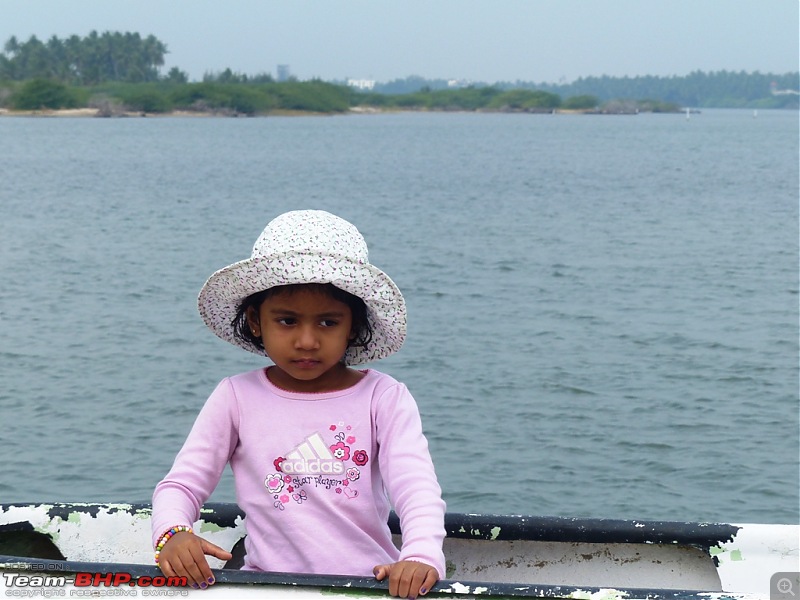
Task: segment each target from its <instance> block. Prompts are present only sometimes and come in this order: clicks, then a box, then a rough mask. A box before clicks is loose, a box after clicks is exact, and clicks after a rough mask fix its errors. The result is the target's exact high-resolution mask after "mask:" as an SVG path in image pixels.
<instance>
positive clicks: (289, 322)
mask: <svg viewBox="0 0 800 600" xmlns="http://www.w3.org/2000/svg"><path fill="white" fill-rule="evenodd" d="M296 322H297V321H296V320H295V319H294V317H282V318H280V319H278V323H279V324H280V325H286V326H289V325H294V324H295V323H296Z"/></svg>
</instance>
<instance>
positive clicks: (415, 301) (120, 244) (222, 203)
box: [0, 110, 800, 523]
mask: <svg viewBox="0 0 800 600" xmlns="http://www.w3.org/2000/svg"><path fill="white" fill-rule="evenodd" d="M798 138H799V136H798V114H797V113H796V112H792V111H765V110H762V111H759V112H758V113H757V114H754V113H752V111H735V110H707V111H703V113H702V114H693V115H690V118H687V117H686V116H685V115H682V114H680V115H675V114H666V115H665V114H661V115H652V114H641V115H638V116H585V115H507V114H458V113H456V114H411V113H407V114H385V115H352V116H334V117H312V116H309V117H274V118H273V117H266V118H251V119H234V118H129V119H91V118H88V119H87V118H83V119H80V118H17V117H4V118H0V209H1V210H2V212H1V213H0V276H2V283H1V284H0V421H2V427H0V452H2V455H3V458H2V460H0V503H9V502H30V501H37V502H38V501H93V502H96V501H126V502H128V501H130V502H133V501H149V499H150V496H151V494H152V490H153V487H154V486H155V484H156V483H157V482H158V480H159V479H160V478H161V477H163V475H164V474H165V473H166V472H167V470H168V469H169V467H170V465H171V464H172V461H173V459H174V457H175V454H176V453H177V451H178V449H179V448H180V446H181V444H182V443H183V440H184V438H185V436H186V434H187V432H188V430H189V428H190V427H191V424H192V422H193V420H194V417H195V416H196V414H197V412H198V411H199V409H200V407H201V406H202V404H203V402H204V401H205V399H206V397H207V396H208V394H209V393H210V392H211V390H212V389H213V388H214V386H215V385H216V383H217V382H218V381H219V380H220V379H221V378H222V377H225V376H227V375H230V374H233V373H237V372H241V371H244V370H249V369H251V368H257V367H259V366H261V365H263V364H264V362H263V361H262V360H261V359H259V358H258V357H256V356H254V355H250V354H248V353H246V352H243V351H241V350H239V349H237V348H234V347H233V346H229V345H227V344H225V343H224V342H222V341H220V340H218V339H217V338H216V337H214V336H213V335H212V334H211V333H210V332H209V331H207V330H206V329H205V328H204V325H203V324H202V322H201V320H200V318H199V316H198V315H197V311H196V296H197V292H198V291H199V289H200V287H201V286H202V284H203V282H204V281H205V279H206V278H207V277H208V276H209V275H210V274H211V273H212V272H213V271H215V270H217V269H219V268H221V267H223V266H225V265H227V264H229V263H232V262H234V261H236V260H240V259H243V258H246V257H248V256H249V254H250V250H251V248H252V244H253V242H254V241H255V239H256V237H257V236H258V235H259V233H260V232H261V230H262V228H263V227H264V225H265V224H266V223H267V222H268V221H269V220H270V219H272V218H273V217H274V216H276V215H278V214H279V213H281V212H284V211H286V210H292V209H300V208H318V209H325V210H329V211H331V212H334V213H336V214H338V215H340V216H342V217H344V218H346V219H348V220H350V221H352V222H353V223H355V224H356V225H357V226H358V227H359V229H360V230H361V231H362V233H363V234H364V236H365V237H366V239H367V242H368V243H369V245H370V257H371V260H372V262H373V263H374V264H376V265H377V266H378V267H380V268H381V269H383V270H385V271H386V272H387V273H388V274H389V275H390V276H391V277H392V278H393V279H394V280H395V282H396V283H397V284H398V286H399V287H400V288H401V289H402V290H403V292H404V294H405V296H406V299H407V302H408V309H409V336H408V341H407V343H406V345H405V346H404V348H403V349H402V350H401V351H400V352H399V353H398V354H396V355H395V356H392V357H390V358H388V359H386V360H384V361H381V362H380V363H376V364H374V365H372V366H374V367H376V368H379V369H381V370H383V371H386V372H388V373H390V374H392V375H393V376H394V377H396V378H397V379H400V380H401V381H404V382H405V383H406V384H407V385H408V386H409V388H410V389H411V391H412V393H413V394H414V396H415V397H416V399H417V402H418V404H419V407H420V411H421V413H422V418H423V423H424V427H425V430H426V433H427V435H428V438H429V441H430V448H431V452H432V454H433V458H434V460H435V463H436V466H437V472H438V475H439V478H440V482H441V485H442V488H443V491H444V496H445V499H446V501H447V503H448V506H449V509H450V510H452V511H459V512H484V513H513V514H533V515H560V516H590V517H609V518H630V519H634V518H635V519H658V520H678V521H695V520H699V521H720V522H733V523H745V522H766V523H797V522H798V517H799V515H798V512H799V511H798V490H799V488H800V483H799V482H798V477H799V473H800V466H799V465H798V453H799V448H798V435H799V434H800V427H799V421H798V417H799V416H800V415H799V410H798V409H799V402H798V197H799V194H798ZM234 499H235V498H234V493H233V490H232V485H231V477H230V474H229V473H226V475H225V477H224V478H223V481H222V482H221V483H220V486H219V487H218V489H217V491H216V492H215V493H214V495H213V497H212V500H216V501H233V500H234Z"/></svg>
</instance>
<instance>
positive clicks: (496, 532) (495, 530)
mask: <svg viewBox="0 0 800 600" xmlns="http://www.w3.org/2000/svg"><path fill="white" fill-rule="evenodd" d="M491 533H492V537H491V539H493V540H496V539H497V536H498V535H500V528H499V527H492V532H491Z"/></svg>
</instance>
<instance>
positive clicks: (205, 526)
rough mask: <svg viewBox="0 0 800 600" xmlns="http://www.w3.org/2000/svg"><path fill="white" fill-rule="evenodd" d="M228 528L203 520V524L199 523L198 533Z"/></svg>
mask: <svg viewBox="0 0 800 600" xmlns="http://www.w3.org/2000/svg"><path fill="white" fill-rule="evenodd" d="M226 529H228V528H227V527H220V526H219V525H217V524H216V523H210V522H208V521H203V524H202V525H200V533H216V532H217V531H224V530H226Z"/></svg>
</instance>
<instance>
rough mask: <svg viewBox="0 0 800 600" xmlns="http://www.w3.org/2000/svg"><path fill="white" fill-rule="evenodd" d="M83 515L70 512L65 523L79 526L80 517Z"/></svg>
mask: <svg viewBox="0 0 800 600" xmlns="http://www.w3.org/2000/svg"><path fill="white" fill-rule="evenodd" d="M82 514H83V513H79V512H71V513H69V517H67V523H75V524H76V525H80V523H81V515H82Z"/></svg>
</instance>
